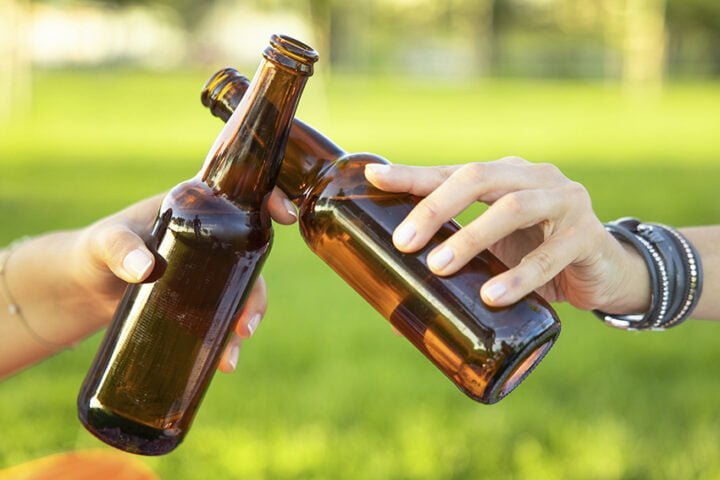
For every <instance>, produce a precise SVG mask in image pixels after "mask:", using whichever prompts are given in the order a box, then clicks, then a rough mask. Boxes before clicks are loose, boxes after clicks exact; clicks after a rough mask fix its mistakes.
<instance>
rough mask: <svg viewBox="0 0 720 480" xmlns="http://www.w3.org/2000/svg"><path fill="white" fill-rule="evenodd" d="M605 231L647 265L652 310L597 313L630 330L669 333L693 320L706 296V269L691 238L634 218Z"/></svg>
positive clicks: (612, 225) (610, 226) (622, 221)
mask: <svg viewBox="0 0 720 480" xmlns="http://www.w3.org/2000/svg"><path fill="white" fill-rule="evenodd" d="M605 228H606V229H607V230H608V231H609V232H610V233H611V234H612V235H613V236H615V237H616V238H617V239H618V240H620V241H623V242H626V243H629V244H631V245H632V246H633V247H634V248H635V249H636V250H637V251H638V252H639V253H640V255H641V256H642V258H643V260H644V261H645V265H646V266H647V268H648V273H649V274H650V286H651V293H650V308H649V309H648V311H647V312H645V313H644V314H637V315H611V314H608V313H605V312H601V311H594V312H593V313H595V315H597V316H598V317H600V318H601V319H602V320H603V321H604V322H605V323H606V324H608V325H611V326H613V327H617V328H622V329H626V330H665V329H667V328H670V327H673V326H676V325H679V324H680V323H682V322H683V321H685V320H686V319H687V318H689V317H690V315H691V314H692V311H693V309H694V308H695V306H696V305H697V302H698V300H699V298H700V294H701V292H702V265H701V262H700V256H699V255H698V253H697V250H695V248H694V247H693V246H692V244H691V243H690V242H689V241H688V240H687V238H685V237H684V236H683V235H682V234H681V233H680V232H678V231H677V230H675V229H673V228H670V227H668V226H666V225H661V224H657V223H641V222H640V221H638V220H637V219H634V218H622V219H620V220H617V221H615V222H611V223H609V224H606V225H605Z"/></svg>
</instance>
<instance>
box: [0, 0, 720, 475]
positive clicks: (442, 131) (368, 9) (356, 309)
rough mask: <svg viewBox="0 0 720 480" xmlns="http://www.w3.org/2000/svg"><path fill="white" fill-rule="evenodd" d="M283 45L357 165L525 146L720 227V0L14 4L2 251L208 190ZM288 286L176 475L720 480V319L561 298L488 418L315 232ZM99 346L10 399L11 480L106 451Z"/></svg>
mask: <svg viewBox="0 0 720 480" xmlns="http://www.w3.org/2000/svg"><path fill="white" fill-rule="evenodd" d="M276 32H278V33H287V34H290V35H292V36H296V37H297V38H299V39H301V40H303V41H305V42H307V43H309V44H311V45H313V46H314V47H315V48H316V49H317V50H318V51H319V52H320V54H321V61H320V63H319V64H318V69H317V71H316V75H315V76H314V77H313V78H311V79H310V83H309V84H308V88H307V91H306V94H305V96H304V98H303V101H302V103H301V106H300V109H299V111H298V116H299V117H301V118H302V119H303V120H305V121H307V122H309V123H311V124H312V125H314V126H315V127H317V128H318V129H320V130H321V131H323V132H324V133H326V134H327V135H328V136H329V137H331V138H333V139H334V140H335V141H336V142H337V143H338V144H340V145H341V146H343V147H344V148H345V149H346V150H348V151H372V152H375V153H378V154H380V155H383V156H385V157H387V158H388V159H390V160H391V161H393V162H396V163H408V164H449V163H460V162H469V161H477V160H492V159H495V158H498V157H501V156H505V155H509V154H513V155H520V156H524V157H526V158H528V159H530V160H533V161H538V162H540V161H542V162H553V163H556V164H558V165H559V166H560V167H561V169H562V170H563V171H564V172H565V173H566V174H567V175H568V176H570V177H571V178H573V179H575V180H578V181H580V182H582V183H583V184H585V185H587V187H588V188H589V189H590V192H591V194H592V196H593V200H594V205H595V208H596V210H597V212H598V214H599V215H600V217H601V218H602V219H604V220H611V219H614V218H617V217H620V216H624V215H635V216H638V217H640V218H643V219H647V220H655V221H660V222H665V223H668V224H673V225H678V226H681V225H689V224H706V223H720V202H718V199H717V195H718V190H720V83H718V75H720V2H717V1H716V0H585V1H571V0H475V1H471V0H454V1H440V0H434V1H433V0H365V1H341V0H337V1H335V0H284V1H283V0H274V1H273V0H267V1H262V0H247V1H239V0H216V1H203V2H200V1H192V0H180V1H170V0H166V1H161V2H144V1H115V2H113V1H108V2H102V3H100V2H77V1H73V0H62V1H60V0H57V1H51V0H47V1H37V2H34V1H27V0H24V1H23V0H0V218H1V219H2V223H1V224H0V225H2V226H1V227H0V245H4V244H6V243H9V242H10V241H12V240H13V239H15V238H18V237H21V236H23V235H35V234H39V233H41V232H45V231H48V230H55V229H66V228H79V227H82V226H84V225H87V224H88V223H91V222H92V221H94V220H96V219H98V218H100V217H102V216H104V215H107V214H110V213H112V212H115V211H117V210H119V209H121V208H123V207H124V206H127V205H129V204H130V203H132V202H134V201H136V200H139V199H141V198H144V197H146V196H149V195H151V194H154V193H157V192H161V191H163V190H165V189H167V188H169V187H171V186H173V185H174V184H176V183H178V182H179V181H181V180H183V179H185V178H188V177H190V176H192V175H194V173H195V172H196V171H197V169H198V168H199V167H200V165H201V162H202V160H203V158H204V155H205V153H206V151H207V149H208V148H209V147H210V145H211V144H212V142H213V140H214V138H215V135H216V134H217V133H218V132H219V130H220V128H221V123H220V122H219V121H218V120H216V119H214V118H212V117H211V116H210V115H209V113H208V112H207V111H206V110H205V109H203V107H202V106H201V105H200V102H199V92H200V88H201V87H202V85H203V83H204V82H205V80H206V79H207V77H209V75H210V74H212V73H213V72H214V71H215V70H216V69H218V68H221V67H224V66H227V65H230V66H235V67H237V68H239V69H241V70H242V71H244V72H246V73H247V74H248V75H251V74H252V73H253V72H254V69H255V68H256V66H257V64H258V62H259V60H260V51H261V49H262V48H263V46H264V45H265V44H266V42H267V39H268V38H269V36H270V35H271V34H272V33H276ZM471 210H473V211H470V212H466V213H465V214H464V215H463V216H462V217H461V220H463V219H465V220H467V219H469V218H472V215H473V213H477V211H478V210H477V209H471ZM265 276H266V278H267V282H268V285H269V289H270V309H269V311H268V315H267V317H266V319H265V320H264V322H263V324H262V325H261V327H260V329H259V330H258V332H257V334H256V336H255V338H253V339H252V340H250V341H247V342H246V343H245V345H244V346H243V349H242V351H241V355H240V363H239V367H238V371H237V373H235V374H234V375H230V376H224V375H218V376H217V377H216V378H215V380H214V382H213V384H212V386H211V388H210V390H209V393H208V394H207V396H206V398H205V401H204V404H203V406H202V408H201V410H200V413H199V415H198V417H197V418H196V421H195V424H194V426H193V428H192V430H191V431H190V434H189V436H188V437H187V440H186V441H185V443H184V444H183V445H182V446H181V447H180V448H179V449H178V450H177V451H175V452H174V453H171V454H170V455H168V456H165V457H162V458H155V459H143V460H142V461H143V462H146V463H147V464H148V465H149V466H150V467H151V468H152V469H153V470H154V471H156V472H157V473H158V475H160V476H161V478H164V479H205V478H243V479H328V478H331V479H333V478H334V479H340V478H342V479H384V478H393V479H445V478H448V479H477V478H492V479H503V478H522V479H525V478H532V479H542V478H548V479H554V478H571V479H575V478H583V479H584V478H598V479H615V478H629V479H645V478H657V479H661V478H672V479H681V478H688V479H701V478H702V479H715V478H720V409H719V408H718V399H719V398H720V375H719V374H718V371H717V369H718V365H720V349H718V345H719V344H720V325H713V324H711V323H709V322H695V321H691V322H688V323H687V324H685V325H683V326H682V327H681V328H678V329H677V330H676V331H671V332H667V333H663V334H655V333H645V334H641V333H637V334H632V333H625V332H620V331H613V330H611V329H609V328H607V327H605V326H603V325H602V324H601V323H600V322H599V321H597V320H596V319H595V318H594V317H592V316H591V315H590V314H587V313H584V312H578V311H575V310H573V309H571V308H568V307H565V306H560V307H558V311H559V313H560V316H561V318H562V320H563V328H564V331H563V334H562V335H561V337H560V340H559V343H558V344H557V346H556V347H555V348H554V349H553V350H552V352H551V353H550V355H549V356H548V357H547V359H546V360H545V361H544V362H543V363H542V365H541V366H540V367H539V368H538V369H537V370H536V371H535V373H533V375H531V376H530V377H529V379H528V380H527V381H526V382H525V383H524V384H523V385H522V386H521V387H520V388H519V389H518V390H517V391H515V392H514V393H513V394H512V395H510V396H509V397H508V398H507V399H505V400H503V401H502V402H501V403H500V404H498V405H495V406H490V407H488V406H483V405H480V404H475V403H473V402H472V401H470V400H469V399H467V398H466V397H464V396H463V395H462V394H461V393H460V392H459V391H457V390H456V389H455V388H454V387H453V385H452V384H451V383H450V382H448V381H447V380H446V379H445V378H443V377H442V375H441V374H440V373H439V372H438V371H437V370H436V369H435V368H434V367H433V366H432V365H430V364H429V363H428V362H427V361H426V360H425V359H424V358H423V357H422V356H421V355H420V354H419V353H418V352H417V351H416V350H415V349H414V348H413V347H411V346H410V344H409V343H408V342H407V341H405V340H404V339H402V338H398V337H395V336H394V335H392V333H391V331H390V328H389V325H388V324H387V323H386V322H385V321H384V320H383V319H382V318H381V317H380V316H379V315H378V314H376V313H375V311H374V310H372V309H371V308H370V307H369V306H368V305H367V304H365V302H364V301H363V300H362V299H361V298H360V297H359V295H357V294H356V293H355V292H354V291H352V290H351V289H350V288H349V287H348V286H346V285H345V284H344V283H343V282H342V281H341V280H340V279H339V277H337V276H336V275H335V274H334V273H333V272H332V271H331V270H330V269H329V268H328V267H326V266H325V265H324V264H323V263H322V262H321V261H320V260H319V259H318V258H316V257H315V256H314V255H313V254H312V253H311V252H310V251H309V250H308V249H307V247H306V246H305V245H304V244H303V242H302V240H301V239H300V236H299V234H298V232H297V228H296V227H285V228H284V227H278V228H276V242H275V246H274V249H273V255H272V257H271V259H270V260H269V262H268V264H267V266H266V268H265ZM708 294H713V292H709V293H708ZM99 340H100V337H99V336H98V335H96V336H94V337H92V338H91V339H89V340H87V341H85V342H83V343H82V344H81V345H80V346H78V347H77V348H75V349H74V350H72V351H68V352H64V353H62V354H60V355H58V356H57V357H55V358H53V359H50V360H48V361H46V362H44V363H43V364H41V365H39V366H37V367H34V368H32V369H29V370H27V371H25V372H23V373H21V374H18V375H16V376H15V377H13V378H11V379H9V380H6V381H4V382H3V383H1V384H0V468H2V467H9V466H12V465H17V464H20V463H22V462H25V461H29V460H32V459H36V458H40V457H43V456H46V455H49V454H52V453H58V452H68V451H75V450H84V449H93V448H109V447H103V445H102V444H101V443H100V442H98V441H97V440H95V439H94V438H93V437H92V436H91V435H90V434H88V433H86V432H85V431H84V429H83V428H82V427H81V426H80V424H79V422H78V421H77V420H76V413H75V396H76V393H77V390H78V388H79V386H80V383H81V382H82V379H83V377H84V374H85V372H86V370H87V368H88V366H89V364H90V362H91V359H92V356H93V355H94V352H95V350H96V348H97V346H98V342H99Z"/></svg>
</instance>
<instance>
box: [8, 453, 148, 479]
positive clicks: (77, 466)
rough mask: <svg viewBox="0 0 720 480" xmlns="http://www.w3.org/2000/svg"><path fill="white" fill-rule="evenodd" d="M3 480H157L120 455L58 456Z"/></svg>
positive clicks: (140, 465) (13, 472)
mask: <svg viewBox="0 0 720 480" xmlns="http://www.w3.org/2000/svg"><path fill="white" fill-rule="evenodd" d="M0 480H158V477H157V476H156V475H155V474H154V473H153V472H152V471H151V470H150V468H149V467H147V466H146V465H145V464H144V463H143V462H142V461H141V460H139V459H137V458H134V457H132V456H130V455H129V454H122V453H117V452H111V451H105V450H91V451H85V452H68V453H59V454H57V455H52V456H49V457H43V458H39V459H36V460H32V461H30V462H27V463H23V464H21V465H18V466H16V467H11V468H8V469H5V470H0Z"/></svg>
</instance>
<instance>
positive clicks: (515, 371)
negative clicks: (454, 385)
mask: <svg viewBox="0 0 720 480" xmlns="http://www.w3.org/2000/svg"><path fill="white" fill-rule="evenodd" d="M558 335H560V324H556V325H555V326H554V327H553V328H550V329H548V330H547V331H545V332H544V333H543V335H540V336H538V337H537V338H535V339H533V341H532V342H530V343H529V344H528V345H527V346H526V347H525V348H524V349H522V350H521V351H520V352H519V353H518V354H517V355H515V356H514V357H513V358H510V359H508V361H507V362H506V365H505V366H504V367H503V368H502V374H501V375H499V376H498V377H497V379H496V380H495V381H494V382H492V383H491V384H489V385H488V388H487V390H486V392H485V394H484V395H483V398H482V399H481V401H482V402H483V403H487V404H493V403H497V402H499V401H500V400H502V399H503V398H505V397H506V396H507V395H508V394H509V393H510V392H512V391H513V390H514V389H515V388H516V387H517V386H518V385H520V383H522V381H523V380H525V378H526V377H527V376H528V375H530V373H531V372H532V371H533V370H534V369H535V367H536V366H537V365H538V364H539V363H540V362H541V361H542V359H543V358H545V355H547V353H548V352H549V351H550V349H551V348H552V346H553V345H554V344H555V341H556V340H557V338H558Z"/></svg>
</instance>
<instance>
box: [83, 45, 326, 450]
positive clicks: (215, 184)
mask: <svg viewBox="0 0 720 480" xmlns="http://www.w3.org/2000/svg"><path fill="white" fill-rule="evenodd" d="M263 56H264V60H263V62H262V63H261V65H260V67H259V69H258V72H257V74H256V76H255V78H254V80H253V83H252V84H250V86H249V87H248V90H247V93H246V95H245V96H244V97H243V99H242V102H239V104H237V105H236V108H235V113H234V114H233V115H232V116H231V117H230V118H228V122H227V124H226V125H225V128H224V129H223V130H222V132H221V133H220V135H219V136H218V138H217V140H216V141H215V144H214V145H213V147H212V148H211V150H210V152H209V154H208V156H207V158H206V160H205V164H204V166H203V168H202V169H201V171H200V172H199V173H198V175H197V176H195V177H194V178H192V179H190V180H188V181H186V182H184V183H181V184H179V185H178V186H176V187H174V188H173V189H172V190H171V191H170V193H168V194H167V196H166V197H165V199H164V200H163V203H162V206H161V207H160V212H159V214H158V218H157V220H156V223H155V225H154V228H153V231H152V240H151V242H150V245H149V246H150V248H151V249H154V250H155V251H156V252H157V255H158V256H159V257H160V260H162V261H161V262H159V263H164V264H165V271H164V273H163V274H162V276H160V278H159V279H158V280H156V281H154V282H151V283H145V284H142V285H130V286H129V287H128V289H127V291H126V292H125V295H124V297H123V299H122V301H121V303H120V305H119V307H118V310H117V312H116V313H115V317H114V320H113V322H112V325H111V326H110V328H109V330H108V332H107V334H106V336H105V339H104V341H103V343H102V345H101V347H100V350H99V352H98V354H97V357H96V358H95V361H94V363H93V365H92V367H91V369H90V371H89V373H88V375H87V377H86V379H85V382H84V384H83V386H82V389H81V391H80V395H79V397H78V412H79V417H80V420H81V421H82V423H83V424H84V425H85V427H86V428H87V429H88V430H89V431H90V432H91V433H93V434H94V435H95V436H97V437H98V438H99V439H101V440H103V441H104V442H106V443H108V444H110V445H113V446H115V447H118V448H120V449H123V450H126V451H128V452H132V453H139V454H143V455H161V454H165V453H167V452H169V451H171V450H173V449H174V448H175V447H177V445H178V444H179V443H180V442H181V441H182V439H183V437H184V436H185V434H186V433H187V430H188V428H189V427H190V424H191V422H192V420H193V417H194V415H195V412H196V411H197V408H198V406H199V403H200V401H201V399H202V396H203V394H204V392H205V390H206V388H207V387H208V384H209V383H210V380H211V378H212V376H213V373H214V372H215V370H216V368H217V365H218V363H219V361H220V357H221V355H222V351H223V347H224V346H225V344H226V340H227V338H228V335H229V334H230V332H232V330H233V329H234V326H235V325H234V324H235V322H236V319H237V316H238V312H239V310H240V308H241V307H242V305H243V304H244V302H245V300H246V297H247V295H248V293H249V292H250V289H251V287H252V285H253V283H254V281H255V279H256V277H257V275H258V273H259V271H260V268H261V266H262V264H263V261H264V260H265V257H266V256H267V254H268V252H269V250H270V244H271V240H272V228H271V219H270V215H269V212H268V209H267V200H268V198H269V195H270V193H271V191H272V189H273V188H274V186H275V181H276V178H277V174H278V172H279V170H280V165H281V162H282V157H283V150H284V148H285V144H286V142H287V137H288V132H289V129H290V126H291V122H292V119H293V116H294V114H295V109H296V107H297V104H298V100H299V99H300V95H301V93H302V91H303V88H304V86H305V82H306V81H307V78H308V77H309V76H310V75H312V72H313V63H314V62H315V61H316V60H317V53H316V52H315V51H314V50H312V49H311V48H310V47H308V46H306V45H304V44H302V43H300V42H298V41H296V40H294V39H291V38H289V37H285V36H278V35H274V36H273V37H272V38H271V40H270V45H269V46H268V47H267V48H266V49H265V51H264V53H263Z"/></svg>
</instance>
